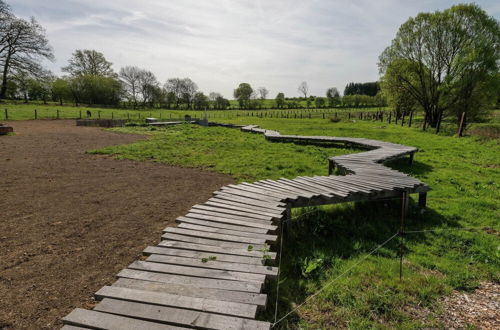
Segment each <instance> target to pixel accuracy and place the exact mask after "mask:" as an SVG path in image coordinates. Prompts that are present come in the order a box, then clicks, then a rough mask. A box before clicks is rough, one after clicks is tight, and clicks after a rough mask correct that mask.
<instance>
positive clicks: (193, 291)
mask: <svg viewBox="0 0 500 330" xmlns="http://www.w3.org/2000/svg"><path fill="white" fill-rule="evenodd" d="M113 286H119V287H123V288H129V289H137V290H145V291H153V292H164V293H171V294H176V295H183V296H188V297H197V298H210V299H215V300H222V301H232V302H239V303H243V304H250V305H257V306H258V307H259V306H260V307H261V308H264V307H265V306H266V302H267V296H266V295H265V294H261V293H252V292H242V291H231V290H224V289H211V288H203V287H199V286H191V285H180V284H172V283H160V282H152V281H145V280H136V279H131V278H119V279H118V280H117V281H116V282H115V283H113Z"/></svg>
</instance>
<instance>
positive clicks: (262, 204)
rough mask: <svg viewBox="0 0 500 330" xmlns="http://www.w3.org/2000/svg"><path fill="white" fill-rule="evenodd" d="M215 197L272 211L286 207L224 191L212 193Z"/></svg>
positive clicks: (267, 200)
mask: <svg viewBox="0 0 500 330" xmlns="http://www.w3.org/2000/svg"><path fill="white" fill-rule="evenodd" d="M214 195H215V197H217V198H219V199H229V200H235V201H239V202H245V203H246V204H250V205H258V206H260V207H266V208H270V209H274V208H275V207H279V206H281V207H286V204H285V203H281V202H277V201H271V200H269V199H265V197H261V196H258V197H259V198H264V199H259V198H254V197H253V196H243V195H237V194H233V193H231V192H225V191H214Z"/></svg>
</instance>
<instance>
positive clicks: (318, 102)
mask: <svg viewBox="0 0 500 330" xmlns="http://www.w3.org/2000/svg"><path fill="white" fill-rule="evenodd" d="M314 104H315V105H316V108H324V107H325V104H326V102H325V99H324V98H323V97H317V98H315V99H314Z"/></svg>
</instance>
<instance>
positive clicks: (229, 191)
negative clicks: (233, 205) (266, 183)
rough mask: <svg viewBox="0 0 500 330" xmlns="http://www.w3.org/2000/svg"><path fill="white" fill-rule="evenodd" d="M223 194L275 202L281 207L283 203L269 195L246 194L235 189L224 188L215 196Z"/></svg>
mask: <svg viewBox="0 0 500 330" xmlns="http://www.w3.org/2000/svg"><path fill="white" fill-rule="evenodd" d="M223 193H224V194H228V195H234V196H241V197H246V198H251V199H255V200H259V201H263V202H267V203H269V202H274V203H276V205H279V203H281V199H279V198H278V197H270V196H267V195H263V194H259V193H251V192H246V191H243V190H239V189H234V188H222V189H221V190H219V191H215V192H214V194H215V195H219V194H223Z"/></svg>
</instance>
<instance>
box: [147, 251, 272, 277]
mask: <svg viewBox="0 0 500 330" xmlns="http://www.w3.org/2000/svg"><path fill="white" fill-rule="evenodd" d="M214 258H215V259H208V258H204V259H193V258H183V257H174V256H166V255H160V254H152V255H150V256H149V257H148V258H147V259H146V261H149V262H158V263H164V264H172V265H181V266H190V267H200V268H210V269H218V270H230V271H235V272H246V273H255V274H262V275H267V276H270V277H275V276H276V275H277V274H278V269H277V268H276V267H271V266H257V265H249V264H239V263H234V262H223V261H219V260H217V259H216V257H214Z"/></svg>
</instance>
